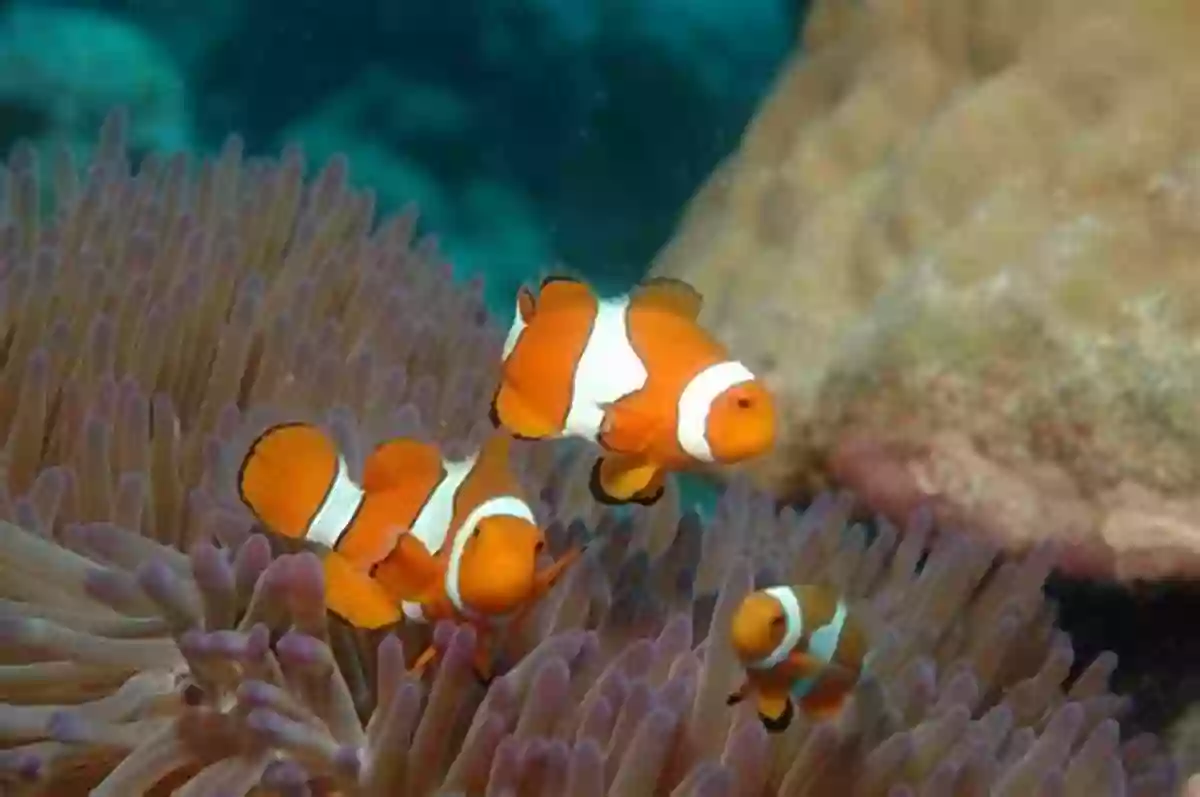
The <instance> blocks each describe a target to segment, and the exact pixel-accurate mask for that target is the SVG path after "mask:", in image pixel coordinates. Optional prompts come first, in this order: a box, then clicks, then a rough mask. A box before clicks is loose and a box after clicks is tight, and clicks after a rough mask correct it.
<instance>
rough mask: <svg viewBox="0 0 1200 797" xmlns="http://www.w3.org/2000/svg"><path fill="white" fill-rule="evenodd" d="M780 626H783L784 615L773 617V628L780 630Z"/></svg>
mask: <svg viewBox="0 0 1200 797" xmlns="http://www.w3.org/2000/svg"><path fill="white" fill-rule="evenodd" d="M780 628H783V618H782V617H772V618H771V629H772V630H774V631H778V630H779V629H780Z"/></svg>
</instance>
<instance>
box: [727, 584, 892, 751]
mask: <svg viewBox="0 0 1200 797" xmlns="http://www.w3.org/2000/svg"><path fill="white" fill-rule="evenodd" d="M731 642H732V645H733V649H734V652H735V653H736V655H737V657H738V660H739V661H740V662H741V664H742V667H743V668H745V671H746V681H745V683H744V684H743V685H742V686H741V687H740V688H739V689H738V690H737V691H735V692H734V693H733V694H731V695H730V696H729V699H728V700H727V701H726V703H727V704H728V705H731V706H732V705H736V704H738V703H740V702H741V701H743V700H745V699H746V698H747V697H751V696H753V697H754V698H755V700H756V702H757V708H758V716H759V719H761V720H762V723H763V726H764V727H765V728H766V729H767V730H768V731H770V732H772V733H778V732H780V731H783V730H785V729H787V727H788V726H789V725H791V723H792V719H793V717H794V716H795V709H794V704H799V706H800V708H801V709H803V710H804V712H805V713H806V714H807V715H808V716H810V717H812V718H814V719H817V720H824V719H830V718H832V717H835V716H837V714H838V713H839V712H840V711H841V709H842V705H843V704H844V703H845V701H846V698H847V697H849V695H850V693H851V691H852V690H853V689H854V686H855V684H856V683H857V682H858V679H859V675H860V674H861V672H862V668H863V658H864V656H866V655H867V647H868V640H867V635H866V632H865V630H864V628H863V626H862V624H861V623H860V622H859V619H858V617H857V616H856V615H855V614H854V612H852V611H851V610H850V608H849V607H848V606H847V605H846V603H845V602H844V601H842V600H841V599H839V598H838V596H837V595H836V594H834V593H833V592H831V591H830V590H828V589H826V588H824V587H818V586H798V587H786V586H784V587H771V588H769V589H764V590H759V591H757V592H753V593H751V594H750V595H747V596H746V597H745V598H744V599H743V600H742V602H741V604H740V605H739V606H738V608H737V610H736V611H735V612H734V615H733V623H732V634H731Z"/></svg>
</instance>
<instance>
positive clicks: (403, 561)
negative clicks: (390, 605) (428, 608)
mask: <svg viewBox="0 0 1200 797" xmlns="http://www.w3.org/2000/svg"><path fill="white" fill-rule="evenodd" d="M388 563H389V566H388V567H387V588H388V592H389V593H390V594H391V595H392V597H393V600H396V601H409V602H412V603H418V604H421V605H425V604H427V603H430V602H432V601H434V600H436V599H437V597H438V593H439V592H440V588H441V586H442V579H443V575H444V573H445V568H444V566H443V563H442V561H441V560H440V559H439V558H438V557H436V556H434V555H433V554H431V553H430V552H429V550H428V549H427V548H426V547H425V546H424V545H423V544H422V543H421V541H420V540H418V539H417V538H416V537H414V536H412V535H411V534H401V535H400V539H398V540H397V541H396V547H395V549H394V550H393V551H392V553H391V555H390V556H389V557H388Z"/></svg>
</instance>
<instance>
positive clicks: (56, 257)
mask: <svg viewBox="0 0 1200 797" xmlns="http://www.w3.org/2000/svg"><path fill="white" fill-rule="evenodd" d="M123 129H124V120H123V119H122V117H120V116H115V117H112V118H111V119H110V120H109V122H108V123H107V124H106V126H105V128H104V130H103V131H102V134H101V140H100V143H99V145H98V146H97V147H96V156H95V159H94V160H93V162H92V163H91V165H90V166H89V168H88V169H87V170H86V172H85V177H84V179H83V180H80V179H79V177H78V170H77V169H76V168H75V166H74V164H72V163H71V161H70V158H69V156H68V154H67V153H66V152H63V153H60V155H59V156H58V158H57V159H56V161H55V164H54V168H53V169H52V170H51V171H52V173H53V175H54V178H53V184H54V195H55V197H56V200H57V201H56V204H55V207H54V208H53V210H52V211H51V212H50V213H49V215H46V216H42V215H40V214H39V213H38V204H37V202H36V199H35V198H36V197H37V196H38V195H39V187H38V179H37V175H38V173H39V171H40V170H39V167H38V161H37V157H36V154H35V152H34V151H33V150H32V149H31V148H29V147H19V148H18V149H17V150H16V151H14V152H13V154H12V156H11V158H10V160H9V163H8V166H7V169H6V170H5V172H4V175H3V176H4V178H5V179H4V181H3V182H4V184H5V185H6V186H7V189H8V190H7V191H6V193H5V196H6V199H7V201H6V203H5V207H4V215H3V217H2V221H3V223H2V225H0V288H2V289H3V291H2V294H3V297H4V305H3V308H4V311H3V314H2V315H0V318H2V319H3V323H4V335H5V338H4V339H5V343H6V345H5V348H4V360H3V364H2V366H0V432H2V433H3V435H4V438H5V441H6V442H5V447H4V452H5V456H4V465H5V469H4V473H5V479H4V480H3V485H4V487H5V489H4V490H3V491H2V492H0V518H3V520H0V700H2V701H3V703H0V786H3V787H4V788H5V789H6V793H13V794H30V795H47V796H49V795H53V797H70V796H71V795H76V794H84V793H90V794H93V795H97V796H98V797H104V796H105V795H114V796H119V797H126V796H127V795H134V794H140V793H150V794H168V793H175V794H179V795H181V796H182V797H194V796H195V795H216V794H220V795H228V794H248V793H255V794H279V795H292V794H328V793H340V794H346V795H350V794H362V795H383V794H388V795H396V794H399V795H413V797H416V796H417V795H432V794H439V795H453V794H463V795H482V794H488V795H547V796H549V795H577V796H579V797H583V796H585V795H597V796H599V795H612V796H613V797H620V796H621V795H629V796H630V797H634V796H635V795H636V797H645V796H646V795H651V794H661V795H673V796H675V797H685V796H687V795H697V796H699V795H703V796H704V797H735V796H739V795H740V796H741V797H756V796H757V795H764V794H779V795H826V794H839V793H846V794H854V795H863V796H864V797H866V796H868V795H917V794H921V795H950V794H967V795H984V794H988V795H1005V796H1007V795H1011V796H1012V797H1018V796H1022V797H1023V796H1024V795H1050V794H1054V795H1064V794H1065V795H1071V797H1075V796H1078V797H1085V796H1086V797H1098V796H1099V795H1106V794H1109V795H1123V794H1136V795H1148V796H1150V795H1169V794H1174V793H1176V790H1177V788H1178V783H1177V777H1176V773H1175V767H1174V765H1173V764H1172V762H1171V761H1170V760H1169V759H1168V758H1167V757H1165V756H1164V755H1163V754H1162V753H1161V751H1160V749H1159V747H1158V744H1157V741H1156V740H1155V739H1154V738H1153V737H1151V736H1139V737H1135V738H1132V739H1128V740H1124V741H1123V740H1122V739H1121V737H1120V728H1119V724H1118V721H1119V718H1120V717H1121V715H1122V714H1123V713H1124V711H1125V708H1126V704H1127V700H1126V699H1125V698H1122V697H1120V696H1117V695H1114V694H1112V693H1111V692H1110V691H1109V689H1108V679H1109V676H1110V674H1111V672H1112V670H1113V668H1114V667H1115V665H1116V661H1115V658H1114V657H1113V656H1111V655H1103V656H1100V657H1098V658H1097V659H1095V660H1094V661H1092V662H1090V663H1089V664H1088V666H1086V667H1083V666H1082V664H1083V663H1082V662H1080V663H1077V662H1075V661H1074V654H1073V651H1072V647H1071V643H1070V641H1069V639H1068V638H1067V637H1066V636H1065V635H1064V634H1063V633H1061V632H1060V631H1058V630H1056V628H1055V611H1054V607H1053V606H1052V605H1051V604H1049V603H1048V602H1047V601H1046V600H1045V598H1044V596H1043V594H1042V583H1043V581H1044V579H1045V578H1046V577H1047V574H1048V573H1049V571H1050V569H1051V564H1052V562H1053V561H1054V559H1055V551H1054V549H1052V548H1047V547H1037V548H1035V549H1033V550H1032V551H1031V552H1029V553H1028V554H1027V555H1024V556H1021V557H1017V558H997V555H996V552H995V551H994V549H992V548H990V547H988V546H987V545H985V544H983V543H981V542H979V541H976V540H973V539H971V538H970V537H968V536H964V535H956V534H943V533H939V532H938V531H937V530H936V529H935V524H934V522H933V518H932V516H931V515H930V514H928V513H923V512H916V513H914V514H913V515H912V517H911V519H910V520H909V523H908V525H907V527H906V528H905V529H904V533H903V534H901V533H899V532H898V531H897V529H896V528H895V527H894V526H893V525H892V524H889V523H887V522H886V521H881V522H880V523H879V524H878V526H877V528H875V529H874V530H872V531H868V530H867V529H866V528H864V527H862V526H858V525H853V524H851V523H849V512H850V508H851V503H852V502H851V501H849V500H848V499H847V498H846V497H845V496H835V495H832V494H825V495H823V496H822V497H821V498H820V499H819V500H817V501H816V502H815V503H813V505H811V506H810V507H809V508H808V509H807V510H805V511H804V512H797V511H795V510H793V509H783V510H780V509H778V508H777V507H776V506H775V504H774V502H772V501H770V500H768V499H766V498H764V497H763V496H762V495H761V494H758V493H756V492H754V491H753V490H751V489H750V488H749V487H748V486H747V485H746V484H744V483H736V484H735V485H734V486H733V487H732V488H731V489H730V490H729V491H728V492H727V493H726V494H725V496H724V497H723V499H722V501H721V503H720V505H719V506H718V510H717V513H716V515H715V517H714V518H713V519H712V520H711V522H708V523H704V522H702V521H701V520H700V519H699V518H698V517H697V516H696V515H695V514H693V513H691V512H681V510H680V508H679V501H678V495H677V494H676V493H675V490H674V487H672V488H671V489H670V490H669V492H668V495H667V497H666V498H665V499H664V501H663V502H662V503H661V504H660V505H658V506H656V507H654V508H638V509H637V510H636V511H634V512H633V513H632V514H631V515H629V516H627V517H626V516H618V515H616V514H613V513H611V512H607V511H602V510H601V509H600V508H599V507H597V506H596V505H595V504H594V503H593V502H592V501H591V500H590V497H589V496H588V495H587V490H586V478H585V476H586V473H587V470H588V468H589V467H590V459H589V457H588V456H587V454H586V453H581V452H580V451H579V450H578V449H572V448H570V447H560V446H546V445H532V444H531V445H524V446H522V447H521V448H520V450H518V451H517V458H518V460H519V462H518V463H517V464H518V465H519V466H520V469H521V472H522V474H523V477H524V478H525V479H527V480H528V483H529V485H530V487H531V488H532V489H534V490H536V492H535V493H534V494H536V495H538V496H540V503H541V506H540V512H541V516H542V517H543V518H544V520H545V521H546V522H547V523H548V524H549V525H548V529H549V533H548V536H549V539H550V542H551V545H550V547H551V548H552V549H554V550H555V551H556V552H557V551H561V550H562V549H563V548H564V547H566V546H567V545H569V544H571V543H572V541H574V540H576V539H578V538H583V537H586V538H589V539H591V540H593V541H594V544H593V545H592V546H591V547H590V548H589V552H588V555H587V557H586V558H585V559H584V561H583V564H581V565H580V566H579V567H578V568H576V569H575V570H574V571H573V572H572V575H571V576H569V577H568V578H566V579H564V581H563V582H562V583H561V584H560V585H559V586H558V587H557V588H556V590H555V592H554V593H553V594H552V595H551V596H550V597H549V598H548V599H547V601H545V603H544V604H543V606H542V607H541V610H540V611H539V613H538V617H537V620H536V622H535V623H532V624H531V625H530V627H529V628H528V629H527V635H526V636H524V637H522V638H515V639H510V640H508V641H507V643H508V648H509V649H508V650H507V651H506V658H507V660H508V662H509V663H510V664H511V665H512V666H511V668H510V669H508V670H507V672H506V674H504V675H503V676H501V677H500V678H498V679H497V680H496V681H495V682H493V684H492V685H491V686H490V688H488V689H487V690H486V691H485V690H484V689H483V688H482V687H481V686H479V685H478V684H477V683H476V682H475V680H474V679H473V677H472V675H471V674H470V672H469V667H468V664H467V662H468V655H469V652H470V650H471V646H472V644H473V632H472V631H471V630H470V629H469V628H466V627H460V628H456V627H453V626H451V625H442V626H439V627H437V628H436V629H432V630H431V629H427V628H424V627H409V626H405V627H403V628H401V629H399V630H398V632H397V633H396V634H387V635H378V636H373V635H366V634H362V633H359V632H355V631H353V630H351V629H348V628H346V627H344V626H342V625H340V624H338V623H337V622H335V621H334V620H332V619H331V618H329V617H328V616H327V614H326V612H325V607H324V602H323V597H322V595H323V587H322V583H321V571H320V568H319V567H318V566H317V561H316V559H315V557H314V555H313V554H311V553H305V552H300V553H296V552H290V551H285V550H276V549H274V548H273V541H272V540H271V539H269V538H268V537H267V536H265V535H263V534H261V533H259V530H257V529H255V528H254V527H253V525H252V524H251V521H250V518H249V517H248V516H247V515H246V513H245V512H244V511H241V510H240V508H239V507H238V506H237V504H236V501H235V500H234V499H233V497H232V496H231V495H230V492H229V489H228V482H229V476H230V471H231V469H232V468H233V467H234V465H235V464H236V462H237V456H238V453H239V446H240V445H241V444H242V442H243V441H244V435H245V434H246V431H245V430H246V429H247V428H250V427H252V426H253V425H254V424H256V423H258V422H260V421H259V419H260V418H261V417H265V416H271V415H279V414H285V415H290V416H303V417H308V418H317V419H320V420H322V421H323V422H325V423H327V424H328V427H329V429H330V430H331V432H332V433H333V434H335V435H336V436H337V437H338V439H339V441H340V442H341V443H342V445H343V446H344V447H345V448H346V450H347V451H348V452H351V453H350V457H349V459H351V460H354V459H356V458H357V456H358V454H356V453H354V452H361V451H362V450H363V449H364V445H369V444H371V443H373V442H375V441H377V440H379V439H381V438H383V437H385V436H388V435H395V434H412V435H420V436H428V437H433V438H436V439H438V440H440V441H442V442H443V443H444V444H445V445H446V446H447V447H449V448H451V449H454V448H456V447H458V448H462V447H469V446H473V445H476V444H477V442H478V440H479V438H480V437H481V436H482V434H483V433H484V432H485V431H486V423H487V422H486V420H485V417H486V416H485V413H484V407H485V402H486V399H487V397H488V396H489V393H490V390H489V389H490V386H491V382H492V381H493V380H494V378H495V362H496V361H497V358H498V354H499V350H500V345H501V334H502V333H501V330H500V328H499V327H497V326H496V325H494V324H492V323H491V321H490V319H488V318H487V316H486V314H485V313H484V312H483V311H482V302H481V299H480V287H479V286H478V285H473V286H468V287H465V288H463V287H455V286H453V283H452V282H451V280H450V278H449V276H448V273H447V270H446V268H445V267H444V266H443V265H442V264H441V263H440V262H439V259H438V257H437V254H436V252H435V251H434V250H433V249H432V248H430V247H427V246H420V245H417V246H415V247H414V246H412V245H411V244H410V240H409V239H410V235H409V233H410V232H411V227H412V217H411V215H402V216H401V217H399V218H398V219H394V220H392V221H391V222H388V223H385V224H383V225H382V226H380V227H378V228H376V227H374V226H373V219H372V200H371V196H370V194H369V193H363V192H359V191H355V190H352V189H350V188H349V187H348V186H347V185H346V184H345V180H344V176H345V166H346V165H345V163H344V161H342V160H340V159H335V160H333V161H332V162H331V163H330V164H329V165H328V166H326V167H325V169H324V170H322V171H321V173H320V174H319V175H317V176H316V178H315V179H314V180H312V181H311V182H307V183H306V182H305V180H304V179H303V171H304V170H303V163H304V161H303V156H302V154H301V153H300V151H299V150H298V149H294V148H293V149H289V150H287V151H286V152H285V153H284V154H283V156H282V157H281V159H280V160H279V161H259V160H243V158H242V157H241V151H240V145H239V144H238V142H237V140H236V139H231V140H230V143H229V144H228V145H227V146H226V147H225V149H224V150H223V151H222V152H221V153H220V155H219V156H218V157H216V158H214V159H212V160H206V161H204V162H203V163H201V164H199V165H198V168H196V169H193V168H191V167H192V166H193V164H190V163H189V162H188V160H187V159H186V157H183V156H178V157H174V158H170V159H163V158H159V157H156V156H152V157H150V158H148V159H146V160H145V161H144V162H143V163H141V164H140V165H138V166H137V168H136V170H132V169H131V164H130V163H129V162H128V160H127V157H126V155H125V152H124V149H123V144H124V141H123ZM193 172H194V176H193ZM476 419H479V420H480V421H482V426H481V425H480V423H477V422H476ZM775 579H783V580H789V581H795V582H818V583H827V584H830V585H831V586H834V587H836V588H837V589H839V590H840V591H841V592H843V593H844V594H845V595H846V596H847V597H848V598H849V599H851V600H852V601H854V602H855V603H856V604H861V605H862V606H863V608H864V610H865V612H866V616H868V617H870V618H872V628H873V634H874V636H875V638H876V639H877V640H878V646H877V647H876V649H875V651H874V654H873V657H872V659H871V662H870V675H869V676H868V677H867V678H866V679H865V680H864V681H863V683H862V684H861V685H860V687H859V689H858V690H857V692H856V695H855V697H854V698H853V700H852V701H851V703H850V704H849V706H848V709H847V711H846V712H845V714H844V715H843V716H842V717H841V718H840V719H839V720H838V721H837V722H836V723H824V724H819V725H813V724H810V723H806V722H803V721H798V722H797V723H795V724H794V725H793V727H792V728H791V729H790V730H789V731H788V732H787V733H786V734H782V735H778V736H769V735H767V734H766V733H765V731H764V730H763V728H762V726H761V724H760V723H759V722H758V721H757V719H756V717H755V716H754V715H753V713H752V710H751V708H750V707H749V706H742V707H739V708H738V709H736V710H731V709H729V708H727V707H726V706H725V696H726V694H727V693H728V691H729V689H731V688H732V687H733V686H734V684H735V681H736V680H737V679H738V676H739V673H738V672H737V671H736V665H735V662H734V660H733V655H732V652H731V651H730V650H729V648H728V645H727V644H726V640H725V634H726V627H727V624H728V619H729V615H730V613H731V611H732V609H733V607H734V606H735V605H736V603H737V601H738V600H739V599H740V597H741V596H742V595H744V594H745V593H746V592H747V591H748V590H750V589H751V588H752V587H753V586H754V584H755V583H756V582H762V581H765V580H775ZM430 634H432V636H433V639H434V640H435V641H436V643H437V644H438V645H439V646H440V647H441V648H442V650H443V657H442V659H441V661H440V664H439V665H438V666H437V668H436V670H435V672H434V673H433V674H432V680H431V682H430V683H426V682H425V681H422V680H418V679H416V678H415V677H413V676H412V675H410V674H409V673H408V672H407V670H406V666H407V664H408V662H409V661H410V660H411V658H412V656H413V654H414V653H415V652H416V651H417V650H418V649H419V647H420V645H421V644H422V643H423V642H424V641H425V639H427V638H428V636H429V635H430ZM1077 664H1079V666H1078V667H1077V666H1076V665H1077Z"/></svg>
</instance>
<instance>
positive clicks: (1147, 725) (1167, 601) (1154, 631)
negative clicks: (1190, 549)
mask: <svg viewBox="0 0 1200 797" xmlns="http://www.w3.org/2000/svg"><path fill="white" fill-rule="evenodd" d="M1046 592H1047V593H1048V595H1049V596H1050V597H1051V598H1052V599H1053V600H1054V601H1056V602H1057V603H1058V605H1059V611H1060V620H1059V622H1060V625H1061V627H1062V629H1063V630H1065V631H1067V632H1068V633H1069V634H1070V635H1071V638H1072V641H1073V642H1074V643H1075V651H1076V656H1075V662H1076V667H1080V666H1082V665H1084V664H1086V662H1088V661H1090V660H1091V659H1092V658H1093V657H1094V656H1095V655H1096V654H1097V653H1099V652H1100V651H1103V650H1111V651H1113V652H1114V653H1116V654H1117V656H1118V657H1120V665H1119V666H1118V668H1117V672H1116V675H1115V677H1114V687H1115V690H1116V691H1118V692H1121V693H1125V694H1128V695H1130V696H1131V697H1132V698H1133V700H1134V704H1133V708H1132V713H1131V714H1130V716H1129V717H1128V718H1127V720H1126V722H1125V725H1126V727H1127V728H1128V729H1129V730H1132V731H1135V732H1136V731H1151V732H1154V733H1161V732H1163V731H1164V730H1165V729H1168V728H1170V727H1171V726H1173V725H1174V724H1175V723H1176V722H1177V721H1178V720H1179V719H1180V718H1181V717H1182V716H1183V714H1184V712H1185V711H1186V710H1187V709H1188V707H1189V706H1191V705H1193V704H1194V703H1195V702H1196V701H1197V700H1198V699H1200V673H1198V672H1197V669H1196V663H1197V662H1198V661H1200V634H1198V633H1197V632H1196V624H1197V622H1198V621H1200V584H1196V583H1194V582H1174V583H1167V584H1141V585H1137V586H1134V587H1122V586H1118V585H1115V584H1099V583H1095V582H1089V581H1083V580H1078V579H1068V578H1064V577H1062V576H1055V577H1053V578H1052V579H1050V581H1049V582H1048V583H1047V586H1046Z"/></svg>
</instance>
